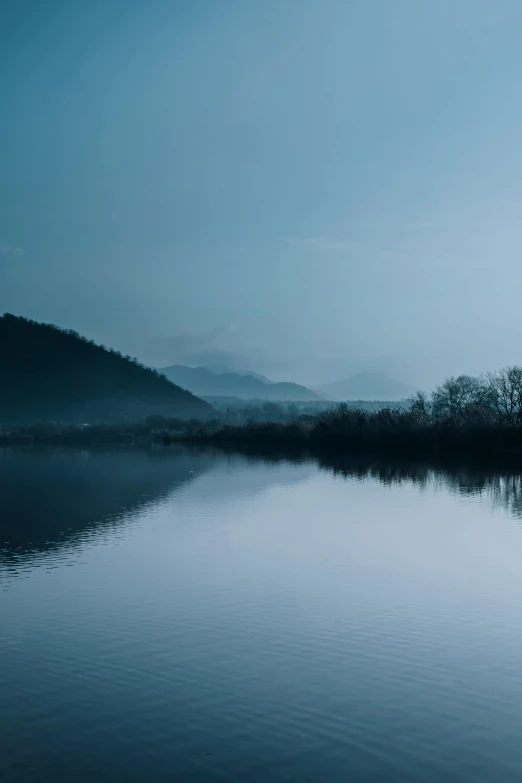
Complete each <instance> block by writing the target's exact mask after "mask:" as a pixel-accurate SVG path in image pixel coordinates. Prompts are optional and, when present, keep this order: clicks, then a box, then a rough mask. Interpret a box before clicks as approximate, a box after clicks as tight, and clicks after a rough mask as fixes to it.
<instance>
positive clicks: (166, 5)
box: [0, 0, 522, 388]
mask: <svg viewBox="0 0 522 783" xmlns="http://www.w3.org/2000/svg"><path fill="white" fill-rule="evenodd" d="M521 26H522V3H520V0H451V1H450V0H394V2H389V0H364V1H363V0H262V1H261V0H257V1H255V0H150V1H149V2H145V1H144V0H138V1H136V0H90V1H89V2H83V1H82V0H46V2H42V1H41V0H3V2H2V4H1V11H0V100H1V106H2V109H3V111H2V117H3V119H2V121H1V122H0V149H1V163H0V182H1V187H0V313H1V312H11V313H15V314H19V315H25V316H27V317H31V318H35V319H37V320H43V321H48V322H52V323H56V324H58V325H60V326H64V327H68V328H73V329H76V330H78V331H80V332H81V333H84V334H86V335H88V336H89V337H93V338H94V339H95V340H97V341H100V342H103V343H105V344H109V345H114V346H115V347H117V348H119V349H121V350H124V351H125V352H129V353H131V354H132V355H137V356H138V357H139V358H140V359H143V360H145V361H147V362H149V363H152V364H155V365H163V364H168V363H173V362H176V361H180V360H184V361H187V362H189V361H190V362H191V363H193V364H198V363H202V364H203V363H207V362H216V361H222V362H223V363H228V364H229V365H230V366H232V367H234V368H238V369H239V368H244V369H252V370H257V371H259V372H264V373H266V374H270V375H271V376H272V377H274V378H275V379H277V380H280V379H287V380H296V381H299V382H304V383H319V382H328V381H332V380H335V379H338V378H341V377H345V376H347V375H350V374H352V373H353V372H359V371H382V372H386V373H387V374H389V375H391V376H392V377H395V378H396V379H397V380H402V381H404V382H406V383H410V384H413V385H416V386H420V387H424V388H429V387H430V386H431V385H432V384H434V383H436V382H438V381H440V380H441V379H442V378H443V377H445V376H446V375H449V374H460V373H472V374H474V373H480V372H483V371H487V370H494V369H496V368H498V367H500V366H503V365H506V364H514V363H522V307H521V305H520V301H521V294H522V143H521V141H520V140H521V139H522V47H521V46H520V29H521Z"/></svg>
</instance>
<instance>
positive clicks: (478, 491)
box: [0, 448, 522, 783]
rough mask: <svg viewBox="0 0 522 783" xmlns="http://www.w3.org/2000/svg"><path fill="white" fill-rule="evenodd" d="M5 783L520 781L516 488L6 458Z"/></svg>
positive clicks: (282, 466) (1, 741) (226, 457)
mask: <svg viewBox="0 0 522 783" xmlns="http://www.w3.org/2000/svg"><path fill="white" fill-rule="evenodd" d="M0 467H1V470H0V489H1V493H0V496H1V498H2V501H1V516H0V550H1V553H0V611H1V615H2V637H1V640H0V680H1V688H0V721H1V723H2V726H3V731H2V736H1V738H0V774H1V777H2V781H6V783H12V782H13V781H22V780H23V781H26V780H31V781H36V782H37V783H38V782H39V781H42V782H45V783H47V781H52V780H56V779H60V778H61V779H63V778H64V777H65V778H66V777H67V776H69V777H72V778H74V780H78V781H80V783H83V781H91V780H92V779H93V778H95V779H98V780H100V781H113V780H115V779H116V780H130V781H145V780H160V781H162V780H173V779H174V780H183V781H189V782H190V781H193V782H194V783H200V781H202V780H205V781H225V780H226V781H238V783H239V781H255V782H256V783H257V781H265V780H267V779H270V780H274V781H295V780H303V781H310V782H312V781H317V780H332V781H344V780H346V779H354V780H362V781H376V780H411V781H430V782H431V781H434V782H435V781H440V780H449V781H463V782H464V781H466V783H467V781H470V780H474V781H484V783H486V781H487V782H488V783H490V781H492V780H495V781H501V782H503V781H506V783H507V781H515V780H517V779H518V778H517V775H518V770H520V768H521V766H522V750H521V749H520V743H519V737H520V732H521V730H522V676H521V674H520V665H519V651H520V645H521V643H522V627H521V625H520V619H519V607H520V602H521V600H522V577H521V575H520V567H519V564H520V552H521V549H522V527H521V524H520V520H521V519H522V505H521V478H520V475H518V474H516V473H514V472H513V471H511V472H505V471H502V470H498V471H497V472H496V473H490V472H487V471H486V470H484V469H482V468H480V467H469V466H468V467H466V466H461V467H453V468H451V469H450V468H448V469H445V470H439V469H434V468H433V467H431V466H429V465H423V464H420V463H416V464H414V463H405V462H403V463H389V462H388V463H385V462H376V461H372V460H366V461H365V462H360V461H356V460H352V461H349V462H347V461H346V460H337V461H336V462H331V461H326V462H324V463H322V464H320V463H317V462H314V461H310V460H304V461H299V460H295V459H294V460H288V459H282V458H275V457H268V456H267V457H265V458H255V457H246V456H242V455H239V454H232V453H231V454H226V453H222V452H219V451H216V450H207V451H205V450H194V449H193V450H190V449H182V448H173V449H158V450H143V451H139V450H137V449H127V450H126V449H120V450H98V451H87V450H84V451H78V450H74V451H69V450H63V449H41V450H36V449H26V450H23V449H12V450H7V449H6V450H3V451H2V452H0Z"/></svg>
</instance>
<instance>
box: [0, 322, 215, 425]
mask: <svg viewBox="0 0 522 783" xmlns="http://www.w3.org/2000/svg"><path fill="white" fill-rule="evenodd" d="M0 357H1V361H0V428H1V427H2V425H4V426H5V425H12V424H31V423H33V422H35V421H40V420H43V421H49V420H53V421H57V422H64V423H65V422H66V423H73V424H80V423H98V422H116V423H120V422H121V423H123V422H133V423H134V422H138V421H140V420H143V419H145V418H147V417H148V416H151V415H160V416H166V417H171V418H198V419H207V418H209V417H211V416H212V415H213V414H214V410H213V408H212V407H211V406H210V405H209V404H208V403H207V402H204V401H203V400H200V399H198V398H197V397H195V396H194V395H193V394H191V393H190V392H189V391H185V390H184V389H180V388H179V386H175V385H174V384H173V383H170V382H169V381H168V380H167V379H166V378H164V377H163V376H162V375H160V374H159V373H158V372H155V371H154V370H151V369H150V368H147V367H145V366H143V365H141V364H139V363H138V362H137V361H135V360H133V359H131V358H130V357H125V356H121V354H119V353H118V352H116V351H112V350H108V349H107V348H105V347H103V346H101V345H96V344H95V343H94V342H92V340H87V339H85V338H83V337H80V335H79V334H77V333H76V332H73V331H72V330H69V331H68V330H63V329H59V328H58V327H56V326H53V325H51V324H41V323H37V322H36V321H30V320H28V319H26V318H19V317H16V316H14V315H10V314H8V313H6V314H5V315H4V316H3V317H0Z"/></svg>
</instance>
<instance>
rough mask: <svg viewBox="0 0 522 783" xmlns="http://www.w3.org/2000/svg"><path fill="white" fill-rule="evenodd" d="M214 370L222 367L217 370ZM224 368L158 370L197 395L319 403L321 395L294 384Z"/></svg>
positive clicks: (175, 366)
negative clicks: (274, 381) (275, 381)
mask: <svg viewBox="0 0 522 783" xmlns="http://www.w3.org/2000/svg"><path fill="white" fill-rule="evenodd" d="M216 369H218V370H223V369H224V370H225V372H219V371H216ZM227 370H228V368H227V367H224V366H219V365H218V366H217V368H216V366H215V365H214V370H212V369H209V367H186V366H184V365H181V364H174V365H172V366H171V367H162V368H160V372H162V373H163V374H164V375H165V376H166V377H167V378H168V379H169V380H170V381H172V382H173V383H176V384H177V385H178V386H181V387H182V388H184V389H189V390H190V391H191V392H192V393H193V394H197V395H198V396H199V397H236V398H238V399H241V400H271V401H285V400H291V401H300V402H319V401H320V400H321V399H324V397H321V396H320V394H318V393H317V392H315V391H312V390H311V389H308V388H307V387H306V386H301V385H300V384H298V383H291V382H284V381H283V382H279V383H273V382H272V381H269V380H268V379H267V378H265V377H264V376H263V375H260V374H258V373H252V372H249V371H246V370H245V371H240V372H227Z"/></svg>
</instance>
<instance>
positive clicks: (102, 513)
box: [0, 448, 216, 562]
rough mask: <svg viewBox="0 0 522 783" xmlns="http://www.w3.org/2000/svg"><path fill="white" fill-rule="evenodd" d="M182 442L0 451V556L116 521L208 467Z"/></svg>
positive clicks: (205, 457) (42, 547)
mask: <svg viewBox="0 0 522 783" xmlns="http://www.w3.org/2000/svg"><path fill="white" fill-rule="evenodd" d="M215 459H216V458H215V456H214V457H213V456H212V455H211V454H197V453H194V452H192V453H191V452H189V451H186V450H179V451H178V452H175V453H172V452H170V453H167V451H166V450H162V449H158V450H150V451H149V450H137V449H129V450H125V449H120V450H90V451H80V450H66V449H41V450H39V449H16V448H15V449H5V450H2V451H0V562H1V560H2V559H3V560H6V559H10V558H11V557H20V556H23V555H24V554H29V553H33V554H36V553H38V552H44V551H47V550H50V549H55V548H56V547H59V546H61V545H63V544H65V543H69V542H72V541H74V540H75V539H76V538H77V537H78V536H80V535H81V534H83V533H85V532H86V531H87V530H89V529H94V527H96V529H98V528H99V526H100V525H108V524H112V523H115V522H116V521H117V520H118V519H120V518H121V517H122V516H123V515H126V516H128V515H129V514H131V513H132V512H134V511H137V510H138V509H140V508H142V507H143V506H145V505H147V504H149V503H153V502H154V501H157V500H159V499H160V498H161V497H162V496H165V495H166V494H168V493H170V492H172V491H173V490H176V489H179V488H181V487H182V486H184V485H185V484H186V483H187V482H188V481H191V480H192V479H194V478H196V477H197V476H198V475H200V474H201V473H203V472H204V471H206V470H208V468H209V467H210V465H211V464H212V463H213V462H214V461H215Z"/></svg>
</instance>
